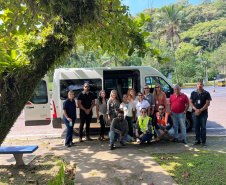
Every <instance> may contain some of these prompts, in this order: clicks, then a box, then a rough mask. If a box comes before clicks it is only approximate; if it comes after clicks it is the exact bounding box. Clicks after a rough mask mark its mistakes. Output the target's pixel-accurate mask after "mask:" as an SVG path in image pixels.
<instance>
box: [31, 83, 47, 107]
mask: <svg viewBox="0 0 226 185" xmlns="http://www.w3.org/2000/svg"><path fill="white" fill-rule="evenodd" d="M30 102H32V103H34V104H43V103H47V102H48V93H47V87H46V81H44V80H42V81H41V82H40V83H39V84H38V86H37V87H36V89H35V91H34V93H33V95H32V97H31V99H30Z"/></svg>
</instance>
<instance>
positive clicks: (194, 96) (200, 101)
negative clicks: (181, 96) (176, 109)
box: [190, 89, 212, 114]
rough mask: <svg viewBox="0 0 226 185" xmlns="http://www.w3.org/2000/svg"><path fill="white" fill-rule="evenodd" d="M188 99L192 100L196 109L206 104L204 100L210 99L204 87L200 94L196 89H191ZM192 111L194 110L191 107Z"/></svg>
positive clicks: (205, 111)
mask: <svg viewBox="0 0 226 185" xmlns="http://www.w3.org/2000/svg"><path fill="white" fill-rule="evenodd" d="M190 99H191V100H192V101H193V105H194V106H195V108H197V109H201V108H202V107H203V106H204V105H205V104H206V100H210V101H211V100H212V98H211V96H210V93H209V92H208V91H205V90H204V89H203V91H202V92H201V93H200V94H199V92H198V91H197V90H196V91H193V92H192V93H191V97H190ZM194 111H195V110H194V109H192V112H194ZM207 112H208V109H206V110H204V111H203V112H202V114H203V113H207Z"/></svg>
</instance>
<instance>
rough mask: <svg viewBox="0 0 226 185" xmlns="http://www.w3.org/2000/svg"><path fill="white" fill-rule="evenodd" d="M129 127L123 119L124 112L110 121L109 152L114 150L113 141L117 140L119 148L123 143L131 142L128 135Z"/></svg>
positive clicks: (120, 112)
mask: <svg viewBox="0 0 226 185" xmlns="http://www.w3.org/2000/svg"><path fill="white" fill-rule="evenodd" d="M128 132H129V126H128V122H127V121H126V120H125V119H124V112H123V111H121V110H120V111H119V112H118V114H117V117H116V118H114V119H113V120H112V124H111V127H110V132H109V139H110V148H109V149H110V150H113V149H114V140H115V139H117V140H118V141H119V143H120V145H121V146H124V145H125V144H124V143H125V142H128V141H131V139H132V138H131V136H130V135H129V134H128Z"/></svg>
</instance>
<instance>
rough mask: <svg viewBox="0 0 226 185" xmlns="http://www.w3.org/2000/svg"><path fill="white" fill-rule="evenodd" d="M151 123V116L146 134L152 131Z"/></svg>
mask: <svg viewBox="0 0 226 185" xmlns="http://www.w3.org/2000/svg"><path fill="white" fill-rule="evenodd" d="M151 125H152V121H151V118H150V119H149V122H148V128H147V130H146V133H145V134H150V133H151Z"/></svg>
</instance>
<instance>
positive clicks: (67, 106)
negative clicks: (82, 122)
mask: <svg viewBox="0 0 226 185" xmlns="http://www.w3.org/2000/svg"><path fill="white" fill-rule="evenodd" d="M63 120H64V123H65V125H66V127H67V133H66V140H65V146H66V147H70V146H71V145H73V144H74V143H73V138H72V135H73V127H74V123H75V120H76V103H75V100H74V92H73V91H69V92H68V98H67V99H66V100H65V102H64V104H63Z"/></svg>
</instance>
